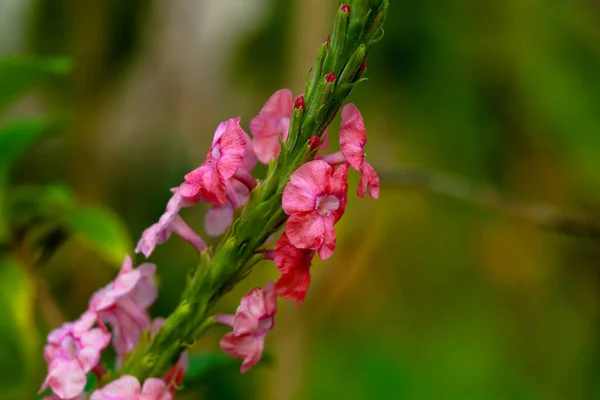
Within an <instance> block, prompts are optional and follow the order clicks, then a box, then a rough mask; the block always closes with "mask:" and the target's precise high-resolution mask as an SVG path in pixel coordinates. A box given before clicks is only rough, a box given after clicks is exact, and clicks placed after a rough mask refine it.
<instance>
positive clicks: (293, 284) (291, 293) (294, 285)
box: [275, 266, 310, 305]
mask: <svg viewBox="0 0 600 400" xmlns="http://www.w3.org/2000/svg"><path fill="white" fill-rule="evenodd" d="M309 285H310V269H309V268H308V266H306V267H300V268H294V269H291V270H289V271H288V272H286V273H285V274H283V275H281V277H280V278H279V280H278V281H277V283H276V284H275V290H276V291H277V295H278V296H280V297H283V298H286V299H288V300H293V301H296V302H297V303H298V305H300V304H301V303H302V301H303V300H304V298H305V297H306V291H307V290H308V286H309Z"/></svg>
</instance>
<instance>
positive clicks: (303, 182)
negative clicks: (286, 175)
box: [290, 160, 333, 196]
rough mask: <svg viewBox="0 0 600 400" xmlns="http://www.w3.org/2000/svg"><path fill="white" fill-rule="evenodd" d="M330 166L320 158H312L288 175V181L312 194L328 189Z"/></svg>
mask: <svg viewBox="0 0 600 400" xmlns="http://www.w3.org/2000/svg"><path fill="white" fill-rule="evenodd" d="M332 171H333V170H332V168H331V166H330V165H329V164H327V163H326V162H325V161H322V160H314V161H311V162H308V163H306V164H304V165H302V166H301V167H300V168H298V169H297V170H296V171H294V172H293V173H292V175H291V176H290V183H292V184H293V185H294V186H297V187H298V188H301V189H304V190H305V191H306V192H308V193H311V195H314V196H320V195H322V194H323V193H326V192H328V191H329V181H330V179H331V173H332Z"/></svg>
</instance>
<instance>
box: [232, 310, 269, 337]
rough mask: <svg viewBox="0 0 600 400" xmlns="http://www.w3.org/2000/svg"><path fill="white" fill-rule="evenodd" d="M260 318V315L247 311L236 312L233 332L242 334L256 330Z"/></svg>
mask: <svg viewBox="0 0 600 400" xmlns="http://www.w3.org/2000/svg"><path fill="white" fill-rule="evenodd" d="M263 309H264V307H263ZM258 318H260V315H259V316H258V317H257V316H256V315H253V314H251V313H250V312H247V311H238V312H236V313H235V318H234V320H233V333H234V334H235V335H236V336H240V335H245V334H247V333H251V332H252V331H255V330H256V329H257V328H258Z"/></svg>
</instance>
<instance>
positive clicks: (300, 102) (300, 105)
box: [294, 95, 305, 110]
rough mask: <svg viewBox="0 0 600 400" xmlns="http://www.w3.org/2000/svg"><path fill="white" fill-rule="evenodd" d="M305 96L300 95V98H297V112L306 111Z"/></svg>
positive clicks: (295, 105)
mask: <svg viewBox="0 0 600 400" xmlns="http://www.w3.org/2000/svg"><path fill="white" fill-rule="evenodd" d="M304 107H305V106H304V96H303V95H300V96H298V97H296V100H295V101H294V108H295V109H296V110H297V109H299V108H302V109H303V110H304Z"/></svg>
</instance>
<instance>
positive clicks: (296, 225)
mask: <svg viewBox="0 0 600 400" xmlns="http://www.w3.org/2000/svg"><path fill="white" fill-rule="evenodd" d="M286 233H287V236H288V238H289V239H290V243H292V244H293V245H294V246H296V247H298V248H301V249H313V250H316V249H318V248H319V247H321V245H322V243H323V235H325V224H324V221H323V218H321V216H320V215H319V214H317V212H315V211H313V212H310V213H305V214H294V215H292V216H290V218H289V219H288V220H287V223H286Z"/></svg>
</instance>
